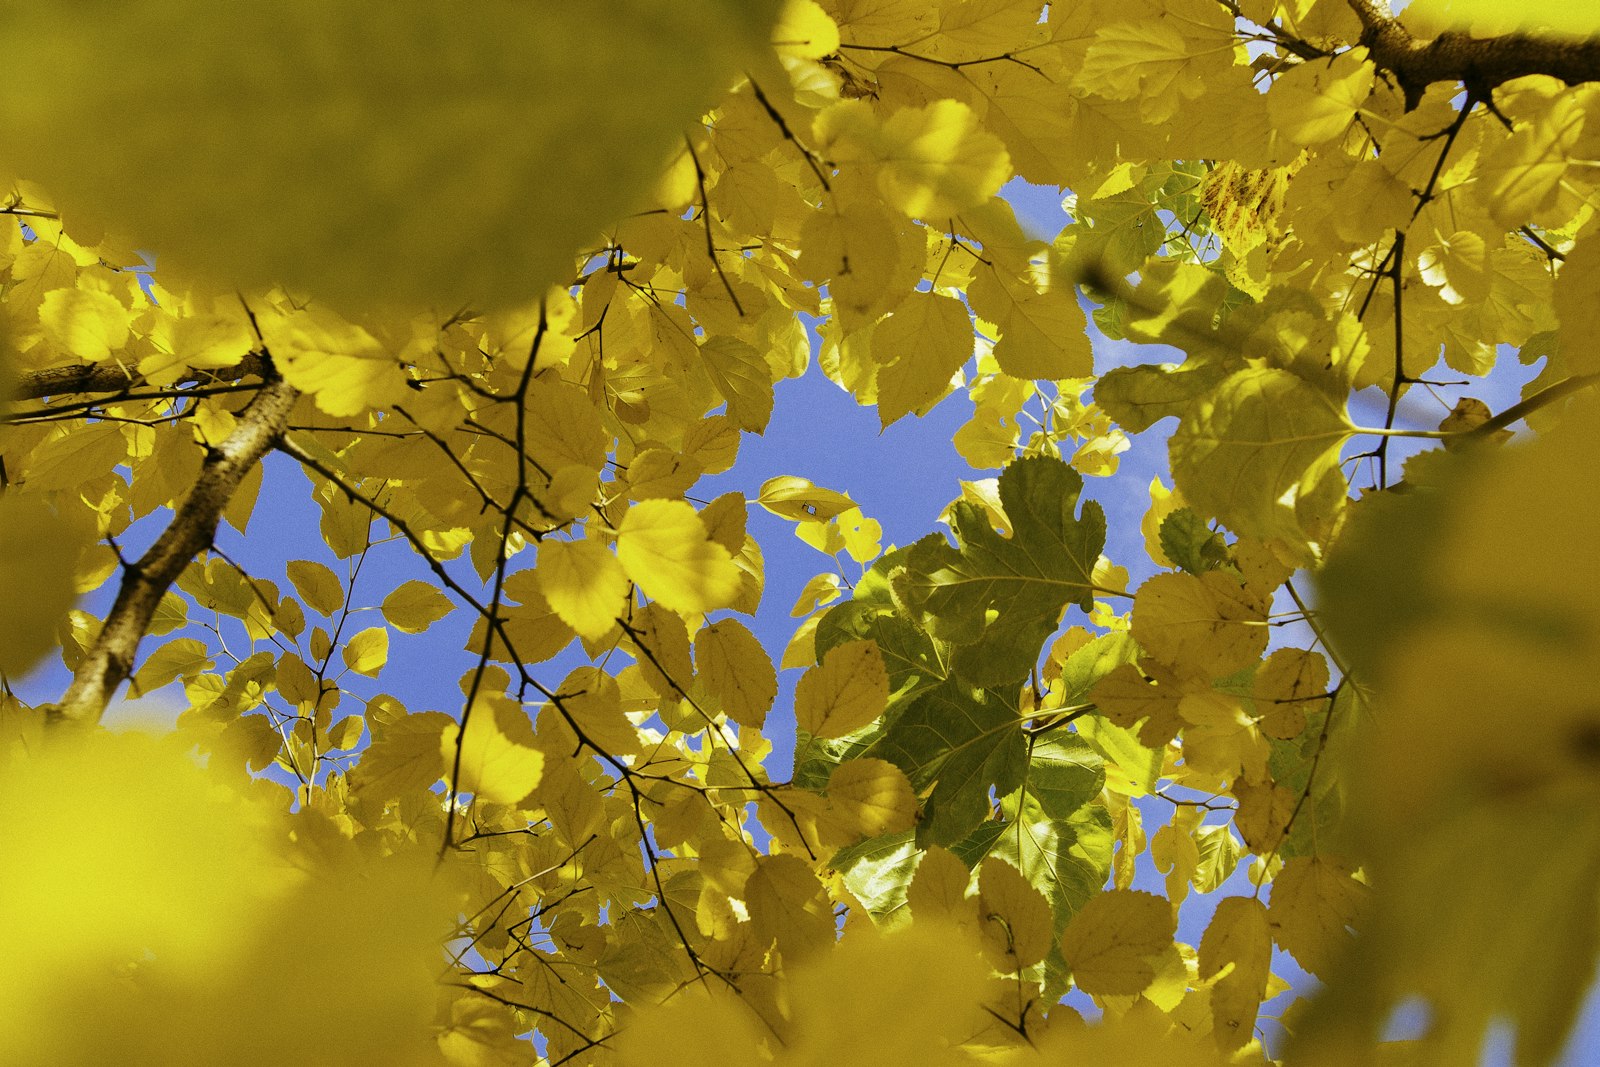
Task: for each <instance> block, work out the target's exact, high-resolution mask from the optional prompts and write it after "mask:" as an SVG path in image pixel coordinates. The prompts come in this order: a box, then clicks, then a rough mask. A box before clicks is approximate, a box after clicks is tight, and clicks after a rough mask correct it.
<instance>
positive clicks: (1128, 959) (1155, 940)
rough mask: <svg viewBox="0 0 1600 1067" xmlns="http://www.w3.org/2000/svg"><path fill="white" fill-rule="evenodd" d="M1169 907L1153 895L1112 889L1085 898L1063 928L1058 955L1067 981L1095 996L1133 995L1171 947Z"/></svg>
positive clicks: (1149, 981)
mask: <svg viewBox="0 0 1600 1067" xmlns="http://www.w3.org/2000/svg"><path fill="white" fill-rule="evenodd" d="M1175 929H1176V927H1175V925H1174V922H1173V918H1172V906H1171V905H1170V904H1168V903H1167V902H1166V901H1165V900H1163V899H1162V898H1161V897H1158V896H1156V895H1154V894H1153V893H1143V892H1140V891H1138V890H1134V889H1112V890H1109V891H1107V892H1104V893H1101V894H1100V895H1099V896H1095V897H1090V898H1089V902H1088V903H1087V904H1085V905H1084V906H1083V909H1082V910H1081V911H1079V912H1078V914H1076V915H1074V916H1073V917H1072V921H1071V922H1070V923H1068V924H1067V929H1066V932H1065V933H1064V934H1063V935H1062V937H1061V955H1062V956H1063V957H1064V958H1065V959H1066V961H1067V966H1068V967H1070V968H1072V978H1073V981H1074V982H1076V983H1077V985H1078V988H1080V989H1082V990H1083V991H1084V992H1085V993H1092V994H1094V995H1096V996H1101V995H1109V996H1135V995H1137V994H1138V993H1141V992H1143V990H1144V988H1145V987H1146V986H1148V985H1149V984H1150V983H1151V982H1152V981H1153V980H1154V979H1155V976H1156V964H1155V961H1156V958H1157V957H1158V956H1160V955H1161V953H1163V952H1165V951H1166V950H1167V949H1168V948H1170V947H1171V945H1172V936H1173V933H1174V931H1175Z"/></svg>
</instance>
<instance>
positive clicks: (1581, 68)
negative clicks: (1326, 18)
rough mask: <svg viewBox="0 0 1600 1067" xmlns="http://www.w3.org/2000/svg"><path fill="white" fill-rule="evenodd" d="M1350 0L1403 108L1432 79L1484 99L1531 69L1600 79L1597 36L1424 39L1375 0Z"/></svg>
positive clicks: (1571, 81) (1364, 39) (1575, 79)
mask: <svg viewBox="0 0 1600 1067" xmlns="http://www.w3.org/2000/svg"><path fill="white" fill-rule="evenodd" d="M1348 3H1349V4H1350V7H1351V9H1352V10H1354V11H1355V13H1356V17H1357V18H1359V19H1360V20H1361V25H1362V29H1363V32H1362V34H1361V43H1362V44H1364V45H1366V46H1367V48H1368V49H1369V50H1370V51H1371V53H1372V61H1373V62H1374V63H1376V64H1377V65H1378V66H1379V67H1381V68H1383V69H1384V70H1387V71H1389V72H1390V73H1392V74H1393V75H1394V76H1395V78H1396V79H1397V80H1398V81H1399V82H1400V88H1401V90H1402V91H1403V92H1404V93H1405V97H1406V109H1407V110H1410V109H1411V108H1414V107H1416V106H1417V104H1418V103H1420V102H1421V100H1422V94H1423V93H1424V92H1425V91H1426V90H1427V88H1428V86H1430V85H1432V84H1433V83H1434V82H1461V83H1462V84H1463V85H1465V86H1466V87H1467V89H1468V91H1470V92H1472V93H1473V95H1475V96H1477V97H1479V98H1481V99H1483V100H1488V99H1490V95H1489V93H1490V90H1492V89H1493V88H1494V87H1495V86H1497V85H1501V84H1503V83H1505V82H1508V81H1510V80H1511V79H1513V78H1521V77H1524V76H1526V75H1529V74H1545V75H1548V76H1550V77H1552V78H1556V79H1559V80H1560V81H1564V82H1566V83H1567V84H1568V85H1576V84H1578V83H1579V82H1591V81H1600V38H1594V37H1591V38H1589V39H1587V40H1567V39H1564V38H1558V37H1538V36H1533V35H1530V34H1525V33H1508V34H1502V35H1501V36H1499V37H1473V36H1471V35H1469V34H1465V33H1455V32H1449V33H1441V34H1440V35H1439V36H1437V37H1435V38H1434V39H1433V40H1431V41H1426V42H1424V41H1419V40H1417V38H1416V37H1414V36H1412V34H1411V31H1410V30H1408V29H1406V28H1405V27H1404V26H1402V25H1401V24H1400V23H1399V21H1398V20H1396V19H1395V18H1394V17H1393V16H1391V15H1390V14H1388V12H1387V11H1386V10H1384V9H1382V8H1380V7H1379V6H1378V4H1377V3H1376V0H1348Z"/></svg>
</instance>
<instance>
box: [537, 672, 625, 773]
mask: <svg viewBox="0 0 1600 1067" xmlns="http://www.w3.org/2000/svg"><path fill="white" fill-rule="evenodd" d="M556 697H557V699H559V700H560V701H561V709H560V710H561V712H562V713H565V715H567V716H571V718H572V725H573V727H574V728H576V729H579V730H582V731H583V734H584V736H585V737H586V738H588V740H589V741H591V742H592V743H594V744H596V745H598V746H600V747H601V748H603V749H605V750H606V751H607V752H616V753H629V752H633V751H635V750H636V749H637V748H638V747H639V731H638V730H637V729H635V728H634V725H633V723H631V722H629V721H628V718H627V716H626V715H624V714H623V712H622V691H621V689H620V688H619V687H618V685H617V680H616V679H615V678H613V677H611V676H610V675H609V674H606V673H605V672H604V671H602V670H599V669H598V668H595V667H578V668H575V669H574V670H573V672H572V673H571V674H569V675H567V677H566V679H565V680H564V681H563V682H562V683H561V688H560V689H558V690H556ZM558 714H559V713H557V712H556V711H555V709H554V708H551V709H549V710H547V711H546V712H544V713H541V715H540V719H539V729H540V731H541V732H542V731H543V730H544V729H545V716H546V715H550V716H551V717H558Z"/></svg>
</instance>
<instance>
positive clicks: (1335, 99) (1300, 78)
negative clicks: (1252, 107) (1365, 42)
mask: <svg viewBox="0 0 1600 1067" xmlns="http://www.w3.org/2000/svg"><path fill="white" fill-rule="evenodd" d="M1375 73H1376V68H1375V67H1373V65H1372V63H1371V61H1370V60H1368V59H1367V50H1366V49H1365V48H1364V47H1356V48H1352V49H1350V50H1349V51H1347V52H1340V53H1339V54H1338V55H1336V56H1333V57H1332V58H1330V59H1326V60H1323V59H1309V60H1306V61H1305V62H1304V63H1301V64H1299V65H1298V66H1295V67H1292V68H1290V69H1289V70H1288V71H1286V72H1285V73H1284V74H1282V75H1280V76H1279V78H1278V80H1277V81H1275V82H1273V83H1272V88H1271V89H1270V90H1268V92H1267V114H1268V116H1270V118H1271V119H1272V124H1273V125H1274V126H1276V127H1277V128H1278V129H1279V130H1281V131H1282V132H1283V133H1284V135H1285V136H1287V137H1288V138H1289V139H1290V140H1291V141H1293V142H1294V143H1295V144H1303V145H1314V144H1321V143H1322V142H1323V141H1331V140H1332V139H1333V138H1335V137H1338V136H1339V135H1340V134H1342V133H1344V131H1345V130H1347V129H1349V127H1350V123H1352V122H1353V121H1355V117H1356V113H1357V112H1358V111H1360V110H1361V105H1362V104H1364V103H1366V100H1367V97H1368V96H1369V95H1370V94H1371V93H1372V82H1373V76H1374V74H1375Z"/></svg>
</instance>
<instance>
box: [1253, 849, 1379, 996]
mask: <svg viewBox="0 0 1600 1067" xmlns="http://www.w3.org/2000/svg"><path fill="white" fill-rule="evenodd" d="M1353 875H1354V872H1353V871H1352V870H1351V869H1350V868H1348V867H1346V866H1344V865H1343V864H1341V863H1338V862H1337V861H1334V860H1331V859H1327V858H1325V857H1322V856H1295V857H1293V858H1292V859H1290V860H1289V861H1288V862H1287V863H1285V864H1284V865H1283V870H1281V871H1279V872H1278V876H1277V877H1276V878H1274V879H1273V880H1272V898H1271V900H1270V902H1269V903H1268V906H1267V919H1268V921H1269V922H1270V924H1271V926H1272V937H1273V940H1275V941H1277V943H1278V944H1279V946H1280V947H1282V948H1283V950H1284V951H1285V952H1287V953H1289V955H1291V956H1293V957H1294V958H1295V961H1296V962H1297V963H1299V964H1300V966H1302V967H1304V968H1305V969H1306V970H1308V971H1310V972H1311V973H1312V974H1314V975H1317V976H1318V977H1319V978H1327V977H1328V975H1329V974H1330V973H1331V972H1332V968H1333V964H1334V961H1335V960H1336V959H1338V957H1339V956H1340V954H1341V953H1343V951H1344V950H1345V948H1347V947H1348V946H1349V945H1350V944H1351V943H1352V942H1353V940H1354V939H1353V937H1352V935H1351V933H1350V929H1349V928H1350V927H1353V926H1354V925H1355V923H1356V920H1357V918H1358V917H1359V916H1360V914H1361V908H1362V904H1363V903H1364V902H1365V900H1366V897H1367V894H1368V889H1367V887H1366V886H1365V885H1362V884H1361V883H1360V882H1358V881H1356V880H1355V878H1354V877H1353Z"/></svg>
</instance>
